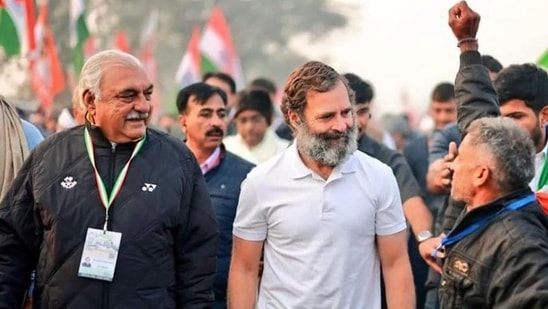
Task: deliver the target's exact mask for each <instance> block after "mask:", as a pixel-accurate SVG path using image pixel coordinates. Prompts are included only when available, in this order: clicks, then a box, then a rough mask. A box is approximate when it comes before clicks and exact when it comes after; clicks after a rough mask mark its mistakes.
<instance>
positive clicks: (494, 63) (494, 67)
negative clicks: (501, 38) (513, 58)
mask: <svg viewBox="0 0 548 309" xmlns="http://www.w3.org/2000/svg"><path fill="white" fill-rule="evenodd" d="M481 62H482V63H483V65H484V66H486V67H487V69H488V70H489V71H491V72H494V73H498V72H500V70H502V64H501V63H500V62H499V61H498V60H497V59H495V58H493V57H492V56H489V55H481Z"/></svg>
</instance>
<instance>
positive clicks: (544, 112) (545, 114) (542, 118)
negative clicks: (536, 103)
mask: <svg viewBox="0 0 548 309" xmlns="http://www.w3.org/2000/svg"><path fill="white" fill-rule="evenodd" d="M538 120H539V123H540V126H541V128H544V126H546V124H547V123H548V106H545V107H543V108H542V109H541V110H540V113H539V114H538Z"/></svg>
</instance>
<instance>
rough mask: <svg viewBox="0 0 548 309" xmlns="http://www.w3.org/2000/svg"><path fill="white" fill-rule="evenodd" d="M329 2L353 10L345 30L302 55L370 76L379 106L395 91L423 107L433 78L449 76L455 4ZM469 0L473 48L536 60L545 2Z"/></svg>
mask: <svg viewBox="0 0 548 309" xmlns="http://www.w3.org/2000/svg"><path fill="white" fill-rule="evenodd" d="M332 2H333V3H334V6H338V5H339V4H351V5H354V6H356V7H357V8H359V9H357V10H354V11H352V13H351V14H352V16H351V22H350V24H349V26H348V27H347V28H346V29H344V30H341V31H336V32H335V33H333V34H332V35H329V36H328V37H326V38H325V39H324V40H322V42H320V43H317V44H314V45H313V46H309V47H307V48H306V49H304V51H305V52H304V54H305V55H306V56H307V57H309V58H311V59H314V58H316V59H320V60H324V61H328V62H329V63H330V64H331V65H333V66H334V67H335V68H336V69H337V70H338V71H339V72H341V73H343V72H349V71H352V72H355V73H357V74H358V75H360V76H362V77H363V78H365V79H367V80H369V81H370V82H372V83H373V85H374V87H375V90H376V97H375V102H376V103H375V105H376V108H377V109H378V111H379V112H381V111H396V110H398V109H399V102H400V98H401V97H402V93H406V94H407V96H408V98H409V103H410V104H411V105H413V106H414V107H416V108H417V109H419V110H420V111H425V110H426V106H427V104H428V103H429V95H430V92H431V90H432V88H433V87H434V86H435V84H436V83H438V82H441V81H451V82H453V81H454V78H455V73H456V72H457V69H458V57H459V54H460V52H459V50H458V48H457V47H456V43H457V42H456V39H455V37H454V36H453V33H452V32H451V29H450V28H449V26H448V25H447V21H448V10H449V8H450V7H451V6H452V5H453V4H455V3H456V2H454V1H448V0H419V1H409V0H332ZM468 4H469V6H470V7H471V8H472V9H473V10H475V11H476V12H478V13H479V14H480V15H481V23H480V30H479V32H478V36H477V37H478V40H479V44H480V51H481V52H482V53H485V54H490V55H492V56H494V57H495V58H497V59H498V60H499V61H501V62H502V64H503V65H504V66H506V65H509V64H512V63H524V62H535V61H536V60H537V58H538V57H539V56H540V55H541V54H542V53H543V52H544V50H546V49H547V48H548V18H547V14H548V0H521V1H516V0H470V1H468ZM303 48H304V47H303ZM301 50H303V49H301Z"/></svg>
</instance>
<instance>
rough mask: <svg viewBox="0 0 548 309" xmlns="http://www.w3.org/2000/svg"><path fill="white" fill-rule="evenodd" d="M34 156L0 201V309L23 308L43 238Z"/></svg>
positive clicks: (25, 164) (27, 161)
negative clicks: (36, 207) (33, 172)
mask: <svg viewBox="0 0 548 309" xmlns="http://www.w3.org/2000/svg"><path fill="white" fill-rule="evenodd" d="M31 165H32V155H31V156H30V157H29V158H28V159H27V160H26V162H25V163H24V165H23V167H22V168H21V170H20V171H19V173H18V176H17V177H16V179H15V180H14V182H13V184H12V186H11V188H10V190H9V191H8V192H7V194H6V196H5V197H4V198H3V200H2V201H1V202H0V308H2V309H3V308H20V307H21V304H22V301H23V297H24V293H25V291H26V289H27V288H28V287H29V283H30V273H31V271H32V270H33V269H34V268H35V267H36V263H37V260H38V250H39V247H40V242H41V239H42V235H41V232H40V231H41V229H40V228H38V226H39V225H40V223H39V217H38V215H37V214H36V212H35V211H34V197H33V189H32V176H31Z"/></svg>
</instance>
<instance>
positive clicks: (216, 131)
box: [206, 127, 225, 137]
mask: <svg viewBox="0 0 548 309" xmlns="http://www.w3.org/2000/svg"><path fill="white" fill-rule="evenodd" d="M224 134H225V132H223V130H221V128H219V127H213V128H211V129H209V130H207V131H206V136H208V137H211V136H215V137H217V136H223V135H224Z"/></svg>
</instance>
